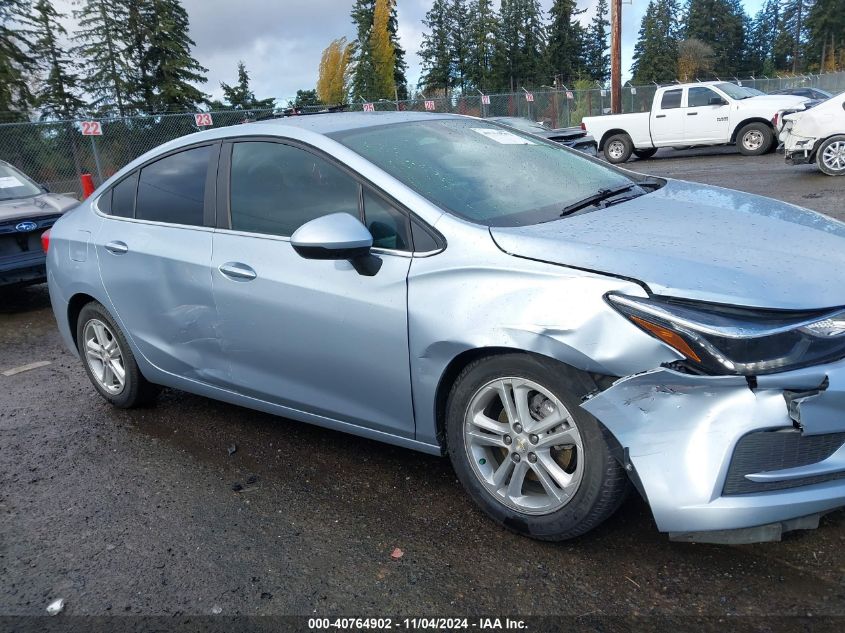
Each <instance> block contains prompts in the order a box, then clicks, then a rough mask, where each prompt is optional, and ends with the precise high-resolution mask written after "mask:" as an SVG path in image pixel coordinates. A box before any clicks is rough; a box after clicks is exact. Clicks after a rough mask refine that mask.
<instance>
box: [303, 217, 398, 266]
mask: <svg viewBox="0 0 845 633" xmlns="http://www.w3.org/2000/svg"><path fill="white" fill-rule="evenodd" d="M290 243H291V246H293V249H294V250H295V251H296V252H297V253H299V255H300V256H302V257H304V258H305V259H347V260H349V261H350V262H351V263H352V265H353V266H354V267H355V270H357V271H358V272H359V273H361V274H362V275H369V276H372V275H375V274H376V273H377V272H378V268H380V264H381V260H380V259H379V258H378V257H375V256H373V255H371V254H370V249H371V248H372V246H373V236H372V235H371V234H370V232H369V231H368V230H367V227H366V226H364V225H363V224H362V223H361V221H360V220H359V219H358V218H356V217H355V216H353V215H350V214H349V213H332V214H331V215H324V216H323V217H320V218H315V219H313V220H311V221H310V222H306V223H305V224H303V225H302V226H300V227H299V228H298V229H297V230H296V231H294V233H293V235H291V238H290ZM376 262H378V265H376Z"/></svg>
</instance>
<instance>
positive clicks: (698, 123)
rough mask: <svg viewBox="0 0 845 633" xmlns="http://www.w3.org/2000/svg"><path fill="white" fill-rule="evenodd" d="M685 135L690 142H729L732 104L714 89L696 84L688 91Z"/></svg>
mask: <svg viewBox="0 0 845 633" xmlns="http://www.w3.org/2000/svg"><path fill="white" fill-rule="evenodd" d="M684 110H685V112H686V116H685V117H684V125H685V128H684V136H685V137H686V139H687V140H688V141H689V142H690V144H699V143H727V142H728V140H729V139H730V106H729V105H728V104H727V103H726V102H725V100H724V99H722V97H721V96H720V95H719V94H718V93H716V92H715V91H714V90H711V89H710V88H707V87H706V86H695V87H693V88H690V89H689V90H688V91H687V107H686V108H684Z"/></svg>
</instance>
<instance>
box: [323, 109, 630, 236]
mask: <svg viewBox="0 0 845 633" xmlns="http://www.w3.org/2000/svg"><path fill="white" fill-rule="evenodd" d="M331 136H332V138H334V139H335V140H337V141H338V142H340V143H342V144H344V145H346V146H347V147H348V148H350V149H351V150H353V151H354V152H357V153H358V154H360V155H361V156H363V157H364V158H366V159H367V160H369V161H370V162H372V163H374V164H375V165H377V166H378V167H380V168H381V169H383V170H384V171H386V172H387V173H389V174H390V175H391V176H393V177H395V178H397V179H398V180H400V181H401V182H403V183H404V184H406V185H407V186H409V187H411V188H412V189H414V190H416V191H418V192H419V193H420V194H422V195H423V196H425V197H426V198H428V199H429V200H431V201H432V202H434V203H435V204H437V205H438V206H439V207H441V208H443V209H446V210H448V211H450V212H452V213H454V214H455V215H457V216H460V217H462V218H465V219H467V220H470V221H472V222H476V223H479V224H484V225H487V226H522V225H526V224H536V223H538V222H547V221H550V220H555V219H557V218H559V217H560V215H561V213H562V212H563V210H564V209H566V208H567V207H570V206H571V205H572V204H574V203H576V202H579V201H581V200H584V199H585V198H587V197H589V196H593V195H595V194H596V192H598V191H599V190H608V189H614V188H616V187H619V186H624V185H629V184H633V183H634V181H633V180H631V179H630V178H628V177H627V176H624V175H623V174H622V173H620V172H618V171H616V170H614V169H612V168H610V167H605V166H604V165H602V164H601V163H598V162H594V161H592V160H589V159H588V158H585V157H583V156H582V155H580V154H578V153H576V152H573V151H571V150H568V149H566V148H564V147H563V146H562V145H559V144H557V143H552V142H546V141H543V140H540V139H538V138H536V137H532V136H528V135H525V134H522V133H520V132H518V131H516V130H513V131H511V130H504V129H502V128H501V127H498V126H494V125H490V124H489V123H486V122H484V121H482V120H479V119H471V118H466V119H437V120H433V121H413V122H408V123H397V124H393V125H383V126H378V127H369V128H364V129H357V130H347V131H344V132H338V133H335V134H332V135H331Z"/></svg>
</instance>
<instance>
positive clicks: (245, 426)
mask: <svg viewBox="0 0 845 633" xmlns="http://www.w3.org/2000/svg"><path fill="white" fill-rule="evenodd" d="M626 166H627V167H629V168H631V169H635V170H638V171H642V172H645V173H650V174H655V175H667V176H672V177H677V178H683V179H689V180H697V181H700V182H706V183H709V184H715V185H719V186H725V187H732V188H737V189H742V190H745V191H750V192H753V193H759V194H763V195H769V196H772V197H775V198H779V199H782V200H786V201H789V202H793V203H796V204H799V205H802V206H806V207H809V208H812V209H816V210H818V211H821V212H824V213H828V214H830V215H833V216H835V217H839V218H845V178H839V179H837V178H831V177H828V176H823V175H821V174H819V173H818V172H816V171H815V170H814V169H813V168H812V167H789V166H787V165H785V164H784V163H783V158H782V157H781V156H779V155H768V156H763V157H756V158H746V157H742V156H739V155H738V154H736V152H734V151H732V150H713V151H706V152H704V151H695V152H691V151H688V152H676V151H673V150H664V151H661V152H660V153H658V155H656V156H655V157H654V158H652V159H650V160H643V161H636V160H634V161H632V162H630V163H629V164H628V165H626ZM40 361H49V363H50V364H49V365H45V366H42V367H38V368H35V369H31V370H29V371H24V372H21V373H17V374H15V375H11V376H4V375H2V372H3V371H4V370H8V369H10V368H15V367H19V366H23V365H27V364H29V363H37V362H40ZM385 397H389V394H385ZM232 449H235V450H234V452H232ZM395 548H399V549H401V550H402V555H401V557H399V558H398V560H394V558H392V557H391V553H392V552H393V551H394V549H395ZM58 598H63V599H64V600H65V607H64V612H63V614H62V615H60V616H59V617H60V618H61V617H67V616H72V615H101V616H103V615H162V616H184V615H192V614H197V615H202V614H218V613H219V614H221V615H224V616H225V615H238V614H246V615H281V614H287V615H290V614H298V615H314V614H320V615H326V614H345V615H393V616H397V615H470V616H472V615H478V614H486V615H498V616H505V615H511V616H515V615H530V614H534V615H560V616H564V618H571V617H574V616H582V617H584V616H586V617H590V616H599V617H601V616H619V615H623V616H632V615H642V616H650V615H661V616H666V615H670V616H685V617H690V618H694V617H699V616H718V617H733V616H753V618H751V619H753V620H755V621H756V620H758V619H759V618H761V617H763V616H766V617H769V618H775V619H777V618H781V617H782V616H806V615H808V614H813V615H845V512H842V511H838V512H835V513H833V514H830V515H828V516H826V517H825V518H824V519H822V521H821V525H820V527H819V529H818V530H814V531H808V532H799V533H792V534H789V535H787V537H786V538H785V540H784V541H783V542H780V543H767V544H757V545H748V546H715V545H700V544H682V543H670V542H669V541H668V540H667V538H666V537H665V536H664V535H661V534H659V533H658V532H657V531H656V529H655V526H654V523H653V520H652V518H651V516H650V513H649V511H648V508H647V507H646V505H645V504H644V503H643V501H641V500H640V499H639V498H636V497H631V498H630V499H629V500H628V501H627V502H626V504H625V505H624V506H623V507H622V508H621V510H620V511H619V512H618V513H617V514H616V515H615V516H614V517H613V518H612V519H610V520H609V521H608V522H607V523H606V524H605V525H603V526H602V527H600V528H599V529H597V530H595V531H594V532H592V533H590V534H588V535H586V536H584V537H582V538H579V539H577V540H575V541H570V542H565V543H559V544H553V543H541V542H535V541H531V540H529V539H526V538H522V537H519V536H516V535H514V534H511V533H509V532H507V531H504V530H502V529H500V528H499V527H497V526H495V525H494V524H493V523H492V522H491V521H489V520H487V519H486V518H485V517H484V516H483V515H482V514H481V512H480V511H479V510H477V509H476V508H475V506H474V505H473V504H472V503H471V502H470V500H469V499H468V498H467V497H466V495H465V494H464V493H463V491H462V489H461V487H460V486H459V484H458V483H457V481H456V479H455V476H454V473H453V472H452V470H451V467H450V465H449V462H448V460H446V459H441V458H437V457H431V456H427V455H423V454H420V453H416V452H412V451H410V450H405V449H400V448H395V447H391V446H387V445H383V444H379V443H376V442H373V441H368V440H364V439H360V438H356V437H352V436H349V435H344V434H341V433H337V432H332V431H328V430H325V429H320V428H316V427H311V426H307V425H304V424H299V423H296V422H293V421H289V420H286V419H283V418H277V417H273V416H270V415H265V414H262V413H256V412H254V411H250V410H247V409H241V408H238V407H234V406H230V405H227V404H223V403H220V402H215V401H212V400H207V399H205V398H200V397H197V396H192V395H189V394H185V393H181V392H177V391H166V392H165V393H164V394H163V395H162V397H161V398H160V399H159V402H158V403H157V404H156V405H155V406H153V407H151V408H147V409H141V410H133V411H121V410H117V409H114V408H112V407H110V406H109V405H107V404H106V403H105V402H104V401H103V400H102V399H101V398H100V397H99V396H97V395H96V393H95V392H94V389H93V387H92V386H91V385H90V384H89V382H88V380H87V378H86V376H85V374H84V373H83V370H82V367H81V365H80V363H79V361H78V360H77V359H75V358H74V357H73V356H71V355H70V353H68V352H67V351H66V350H65V349H64V348H63V346H62V344H61V342H60V339H59V335H58V333H57V331H56V328H55V324H54V321H53V315H52V312H51V311H50V308H49V299H48V295H47V291H46V287H45V286H35V287H30V288H27V289H23V290H18V291H14V292H11V293H10V292H8V291H0V615H42V614H44V613H45V608H46V607H47V605H48V604H49V603H51V602H52V601H53V600H55V599H58ZM562 621H566V620H565V619H564V620H562ZM690 621H691V622H692V621H694V619H693V620H690ZM0 628H2V627H0Z"/></svg>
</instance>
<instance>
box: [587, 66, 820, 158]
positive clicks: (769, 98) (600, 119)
mask: <svg viewBox="0 0 845 633" xmlns="http://www.w3.org/2000/svg"><path fill="white" fill-rule="evenodd" d="M804 101H807V98H806V97H795V96H792V95H767V94H763V93H762V92H760V91H759V90H755V89H753V88H746V87H743V86H739V85H737V84H733V83H728V82H725V81H707V82H700V83H694V84H674V85H671V86H664V87H662V88H658V89H657V91H656V93H655V95H654V102H653V103H652V105H651V112H639V113H633V114H611V115H605V116H594V117H584V120H583V121H582V123H581V127H582V128H583V129H585V130H587V131H588V132H589V133H590V134H592V135H593V136H594V137H595V138H596V140H597V141H598V144H599V151H604V156H605V158H606V159H607V160H608V161H609V162H611V163H624V162H625V161H626V160H628V159H629V158H630V157H631V154H634V155H635V156H637V157H639V158H649V157H650V156H653V155H654V153H655V152H656V151H657V150H658V148H660V147H676V148H687V147H697V146H702V145H726V144H729V143H736V146H737V148H738V149H739V151H740V152H742V153H743V154H745V155H746V156H756V155H759V154H765V153H766V152H768V151H770V150H773V149H775V148H776V147H777V138H776V135H775V132H774V130H773V129H772V118H773V117H774V115H775V113H776V112H778V111H779V110H781V109H783V108H788V107H790V106H794V105H798V104H800V103H803V102H804Z"/></svg>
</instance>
